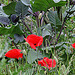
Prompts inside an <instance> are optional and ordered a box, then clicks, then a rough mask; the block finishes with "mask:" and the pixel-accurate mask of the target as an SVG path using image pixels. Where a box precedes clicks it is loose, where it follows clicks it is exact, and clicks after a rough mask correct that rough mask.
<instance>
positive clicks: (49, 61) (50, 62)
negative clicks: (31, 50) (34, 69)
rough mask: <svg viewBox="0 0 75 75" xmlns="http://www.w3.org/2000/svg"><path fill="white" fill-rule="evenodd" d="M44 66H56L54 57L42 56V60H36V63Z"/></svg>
mask: <svg viewBox="0 0 75 75" xmlns="http://www.w3.org/2000/svg"><path fill="white" fill-rule="evenodd" d="M40 64H41V66H45V67H47V68H48V69H49V70H50V67H55V66H56V61H55V60H54V59H49V58H48V57H44V58H43V59H42V60H40V61H38V65H40Z"/></svg>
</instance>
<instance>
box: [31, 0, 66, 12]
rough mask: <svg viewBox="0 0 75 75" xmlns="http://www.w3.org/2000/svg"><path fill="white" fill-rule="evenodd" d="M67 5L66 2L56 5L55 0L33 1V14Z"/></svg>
mask: <svg viewBox="0 0 75 75" xmlns="http://www.w3.org/2000/svg"><path fill="white" fill-rule="evenodd" d="M65 4H66V1H60V2H58V3H55V2H54V1H53V0H35V1H34V2H32V1H31V5H32V9H33V12H37V11H47V10H48V9H49V8H51V7H58V6H63V5H65Z"/></svg>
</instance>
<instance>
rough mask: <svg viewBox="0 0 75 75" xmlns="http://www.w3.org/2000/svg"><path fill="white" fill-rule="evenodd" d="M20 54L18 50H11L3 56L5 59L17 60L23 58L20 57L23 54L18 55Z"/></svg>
mask: <svg viewBox="0 0 75 75" xmlns="http://www.w3.org/2000/svg"><path fill="white" fill-rule="evenodd" d="M20 52H21V50H20V49H12V50H10V51H8V52H7V53H6V54H5V56H6V57H9V58H17V59H19V58H23V57H22V56H23V53H20Z"/></svg>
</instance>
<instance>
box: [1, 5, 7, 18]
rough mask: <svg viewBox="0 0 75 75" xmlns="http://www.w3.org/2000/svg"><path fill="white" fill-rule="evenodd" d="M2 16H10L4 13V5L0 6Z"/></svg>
mask: <svg viewBox="0 0 75 75" xmlns="http://www.w3.org/2000/svg"><path fill="white" fill-rule="evenodd" d="M0 16H4V17H8V15H6V14H5V13H4V11H3V7H2V6H0Z"/></svg>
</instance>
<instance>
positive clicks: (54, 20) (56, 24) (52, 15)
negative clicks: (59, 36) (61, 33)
mask: <svg viewBox="0 0 75 75" xmlns="http://www.w3.org/2000/svg"><path fill="white" fill-rule="evenodd" d="M48 18H49V21H50V23H51V24H52V27H53V28H54V29H55V28H56V29H57V30H60V28H61V25H62V23H61V21H60V19H59V18H58V15H57V11H49V13H48Z"/></svg>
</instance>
